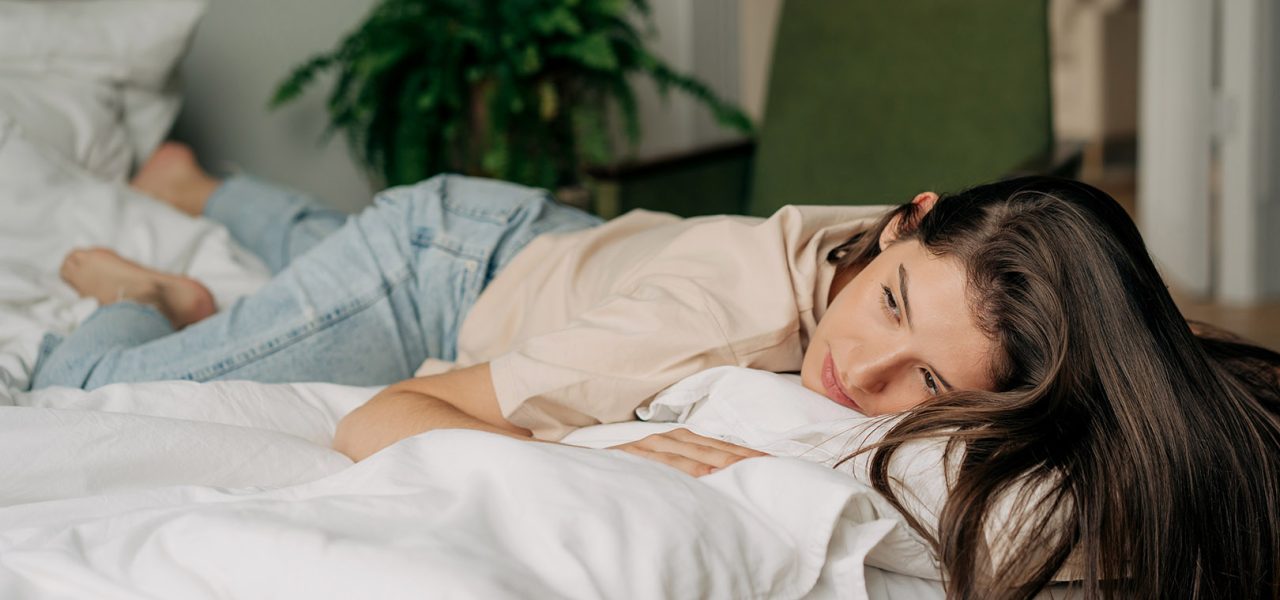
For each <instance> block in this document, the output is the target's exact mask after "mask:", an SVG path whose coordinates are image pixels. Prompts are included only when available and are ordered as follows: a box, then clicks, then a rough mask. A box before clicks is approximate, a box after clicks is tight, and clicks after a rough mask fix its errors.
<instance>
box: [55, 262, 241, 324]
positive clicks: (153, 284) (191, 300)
mask: <svg viewBox="0 0 1280 600" xmlns="http://www.w3.org/2000/svg"><path fill="white" fill-rule="evenodd" d="M59 274H60V275H62V279H63V281H66V282H67V283H69V284H71V287H73V288H75V289H76V291H77V292H80V296H81V297H93V298H96V299H97V300H98V302H100V303H102V304H103V305H104V306H105V305H107V304H115V303H116V302H120V301H121V300H132V301H134V302H140V303H142V304H150V305H151V306H154V307H156V308H158V309H160V312H161V313H162V314H164V316H165V317H166V318H168V319H169V322H170V323H172V324H173V327H174V329H182V328H183V327H186V326H187V325H190V324H192V323H195V322H196V321H199V320H201V319H204V318H205V317H208V316H209V315H212V314H213V313H214V311H215V310H216V309H215V307H214V303H213V295H212V294H210V293H209V288H206V287H205V286H204V285H203V284H201V283H200V282H198V281H196V280H194V279H192V278H190V277H183V276H181V275H171V274H169V273H161V272H160V271H155V270H152V269H148V268H146V267H144V266H142V265H140V264H138V263H135V262H133V261H131V260H128V259H126V258H124V257H122V256H120V255H119V254H116V253H115V252H114V251H112V250H109V249H107V248H88V249H83V250H73V251H71V253H70V254H67V258H66V259H64V260H63V261H62V269H61V271H60V272H59Z"/></svg>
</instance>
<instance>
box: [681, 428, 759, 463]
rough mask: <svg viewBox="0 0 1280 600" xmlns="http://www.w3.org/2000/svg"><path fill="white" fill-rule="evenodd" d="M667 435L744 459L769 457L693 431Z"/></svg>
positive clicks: (682, 430)
mask: <svg viewBox="0 0 1280 600" xmlns="http://www.w3.org/2000/svg"><path fill="white" fill-rule="evenodd" d="M667 433H668V434H670V435H671V437H674V438H676V439H678V440H682V441H687V442H690V443H694V444H700V445H703V446H711V447H713V448H719V449H721V450H724V451H725V452H732V453H734V454H737V455H739V456H741V457H743V458H756V457H760V456H769V455H768V454H765V453H764V452H761V451H759V450H753V449H751V448H747V447H745V446H739V445H737V444H730V443H729V442H726V441H724V440H718V439H716V438H712V437H707V436H705V435H698V434H696V433H694V432H692V431H689V430H688V429H683V428H682V429H672V430H671V431H668V432H667Z"/></svg>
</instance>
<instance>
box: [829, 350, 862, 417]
mask: <svg viewBox="0 0 1280 600" xmlns="http://www.w3.org/2000/svg"><path fill="white" fill-rule="evenodd" d="M822 387H824V388H826V390H827V397H828V398H830V399H831V401H832V402H835V403H836V404H839V405H841V406H845V407H848V408H852V409H853V410H856V411H858V412H860V413H862V414H866V411H864V410H862V407H861V406H858V403H857V402H854V401H853V398H850V397H849V396H848V394H845V393H844V390H843V389H841V388H840V384H838V383H836V363H835V361H834V360H832V359H831V353H830V352H828V353H827V359H826V361H824V362H823V363H822Z"/></svg>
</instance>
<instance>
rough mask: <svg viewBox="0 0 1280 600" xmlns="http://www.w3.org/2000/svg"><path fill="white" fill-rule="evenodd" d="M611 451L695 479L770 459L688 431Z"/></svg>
mask: <svg viewBox="0 0 1280 600" xmlns="http://www.w3.org/2000/svg"><path fill="white" fill-rule="evenodd" d="M610 449H611V450H622V451H623V452H630V453H632V454H634V455H636V456H643V457H645V458H647V459H649V460H656V461H658V462H660V463H662V464H664V465H668V466H672V467H675V468H677V469H680V470H681V471H684V472H685V473H688V474H690V475H693V476H694V477H701V476H703V475H708V474H711V473H714V472H716V471H718V470H720V469H723V468H725V467H727V466H729V465H731V464H733V463H736V462H738V461H740V460H742V459H744V458H754V457H757V456H769V455H768V454H765V453H763V452H757V451H755V450H752V449H750V448H743V447H742V446H737V445H734V444H730V443H729V442H722V441H720V440H717V439H714V438H709V437H706V436H701V435H698V434H696V433H694V432H692V431H689V430H688V429H672V430H671V431H668V432H666V433H655V434H653V435H651V436H648V437H645V438H642V439H639V440H636V441H634V442H630V443H626V444H622V445H619V446H613V447H611V448H610Z"/></svg>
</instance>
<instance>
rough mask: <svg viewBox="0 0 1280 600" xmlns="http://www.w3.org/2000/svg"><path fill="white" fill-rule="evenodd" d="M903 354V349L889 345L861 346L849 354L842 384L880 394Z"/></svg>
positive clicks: (864, 391)
mask: <svg viewBox="0 0 1280 600" xmlns="http://www.w3.org/2000/svg"><path fill="white" fill-rule="evenodd" d="M902 354H903V352H902V350H901V349H899V348H896V347H894V346H893V345H889V344H885V345H879V346H878V347H872V346H865V345H864V346H861V347H859V348H857V349H855V350H853V351H852V352H850V353H849V355H850V356H849V359H848V360H847V361H846V362H845V369H844V379H845V380H844V381H843V382H842V383H844V384H845V386H846V387H849V388H852V389H856V390H860V391H862V392H863V393H867V394H876V393H879V392H880V391H882V390H883V389H884V388H885V386H887V385H888V384H889V380H890V379H891V378H892V373H893V371H894V369H895V365H897V364H898V363H899V362H901V357H902Z"/></svg>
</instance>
